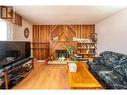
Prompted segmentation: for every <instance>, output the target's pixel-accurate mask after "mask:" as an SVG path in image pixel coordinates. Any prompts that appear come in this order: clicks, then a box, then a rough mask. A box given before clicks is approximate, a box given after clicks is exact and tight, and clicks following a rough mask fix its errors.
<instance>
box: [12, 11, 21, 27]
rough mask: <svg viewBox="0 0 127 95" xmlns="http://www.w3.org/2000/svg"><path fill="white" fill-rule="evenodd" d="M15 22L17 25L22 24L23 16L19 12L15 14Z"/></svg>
mask: <svg viewBox="0 0 127 95" xmlns="http://www.w3.org/2000/svg"><path fill="white" fill-rule="evenodd" d="M14 23H15V24H17V25H20V26H22V16H20V15H18V14H17V13H15V15H14Z"/></svg>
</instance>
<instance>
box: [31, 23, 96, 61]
mask: <svg viewBox="0 0 127 95" xmlns="http://www.w3.org/2000/svg"><path fill="white" fill-rule="evenodd" d="M93 32H95V25H33V56H34V57H35V58H37V59H46V58H47V57H48V56H49V55H50V56H51V55H55V50H56V49H66V47H67V46H68V45H71V46H73V47H75V49H76V47H77V46H76V45H77V44H76V42H75V41H73V38H74V37H76V38H90V37H91V33H93ZM55 37H58V41H54V40H53V39H54V38H55ZM49 51H50V52H49Z"/></svg>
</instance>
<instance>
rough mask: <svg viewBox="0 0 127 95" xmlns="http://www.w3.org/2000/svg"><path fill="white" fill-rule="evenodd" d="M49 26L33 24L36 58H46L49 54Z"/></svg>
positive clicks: (34, 53) (33, 46) (33, 47)
mask: <svg viewBox="0 0 127 95" xmlns="http://www.w3.org/2000/svg"><path fill="white" fill-rule="evenodd" d="M49 36H50V33H49V26H48V25H34V26H33V42H32V49H33V56H34V57H35V58H36V59H39V60H41V59H46V58H48V56H49V38H50V37H49Z"/></svg>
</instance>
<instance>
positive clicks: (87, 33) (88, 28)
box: [76, 25, 95, 38]
mask: <svg viewBox="0 0 127 95" xmlns="http://www.w3.org/2000/svg"><path fill="white" fill-rule="evenodd" d="M92 32H95V25H77V29H76V37H77V38H90V37H91V33H92Z"/></svg>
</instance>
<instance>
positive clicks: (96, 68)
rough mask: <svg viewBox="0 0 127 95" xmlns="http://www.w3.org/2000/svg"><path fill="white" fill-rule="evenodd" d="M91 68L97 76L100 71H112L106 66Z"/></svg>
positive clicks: (92, 66) (93, 66)
mask: <svg viewBox="0 0 127 95" xmlns="http://www.w3.org/2000/svg"><path fill="white" fill-rule="evenodd" d="M90 68H91V69H92V71H93V72H94V73H95V74H98V73H99V72H100V71H111V69H110V68H109V67H106V66H105V65H96V64H95V65H94V64H93V65H91V66H90Z"/></svg>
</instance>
